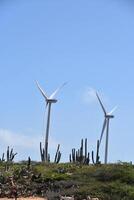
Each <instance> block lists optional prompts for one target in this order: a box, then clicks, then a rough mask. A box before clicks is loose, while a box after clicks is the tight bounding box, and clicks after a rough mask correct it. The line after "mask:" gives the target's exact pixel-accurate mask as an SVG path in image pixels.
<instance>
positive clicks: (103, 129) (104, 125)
mask: <svg viewBox="0 0 134 200" xmlns="http://www.w3.org/2000/svg"><path fill="white" fill-rule="evenodd" d="M106 122H107V120H106V119H105V120H104V123H103V128H102V132H101V136H100V141H99V145H100V144H101V141H102V137H103V134H104V131H105V128H106Z"/></svg>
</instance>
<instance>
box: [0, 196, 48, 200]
mask: <svg viewBox="0 0 134 200" xmlns="http://www.w3.org/2000/svg"><path fill="white" fill-rule="evenodd" d="M0 199H1V200H13V198H12V199H11V198H0ZM18 200H47V199H44V198H40V197H28V198H23V197H22V198H18Z"/></svg>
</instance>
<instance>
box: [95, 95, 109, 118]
mask: <svg viewBox="0 0 134 200" xmlns="http://www.w3.org/2000/svg"><path fill="white" fill-rule="evenodd" d="M96 96H97V98H98V100H99V103H100V105H101V107H102V110H103V112H104V114H105V115H106V114H107V113H106V110H105V108H104V105H103V103H102V101H101V99H100V97H99V95H98V93H97V92H96Z"/></svg>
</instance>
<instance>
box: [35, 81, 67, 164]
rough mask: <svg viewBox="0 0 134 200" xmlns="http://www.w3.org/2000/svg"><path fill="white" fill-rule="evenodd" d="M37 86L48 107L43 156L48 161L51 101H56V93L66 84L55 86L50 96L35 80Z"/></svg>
mask: <svg viewBox="0 0 134 200" xmlns="http://www.w3.org/2000/svg"><path fill="white" fill-rule="evenodd" d="M36 84H37V87H38V89H39V91H40V92H41V94H42V95H43V97H44V98H45V101H46V108H47V107H48V114H47V126H46V136H45V148H44V150H45V152H44V153H45V158H44V160H45V161H46V162H47V161H48V139H49V129H50V115H51V105H52V104H53V103H57V101H58V100H57V99H56V98H55V97H56V95H57V93H58V92H59V90H60V89H61V88H62V87H63V86H64V85H66V83H64V84H63V85H61V86H60V87H59V88H57V89H56V90H55V91H54V92H53V93H52V94H51V95H50V96H47V95H46V93H45V92H44V90H43V89H42V88H41V87H40V85H39V83H38V82H37V81H36Z"/></svg>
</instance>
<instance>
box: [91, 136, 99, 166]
mask: <svg viewBox="0 0 134 200" xmlns="http://www.w3.org/2000/svg"><path fill="white" fill-rule="evenodd" d="M99 148H100V143H99V140H97V151H96V160H95V159H94V151H92V162H93V164H94V165H99V164H101V162H100V156H99Z"/></svg>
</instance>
